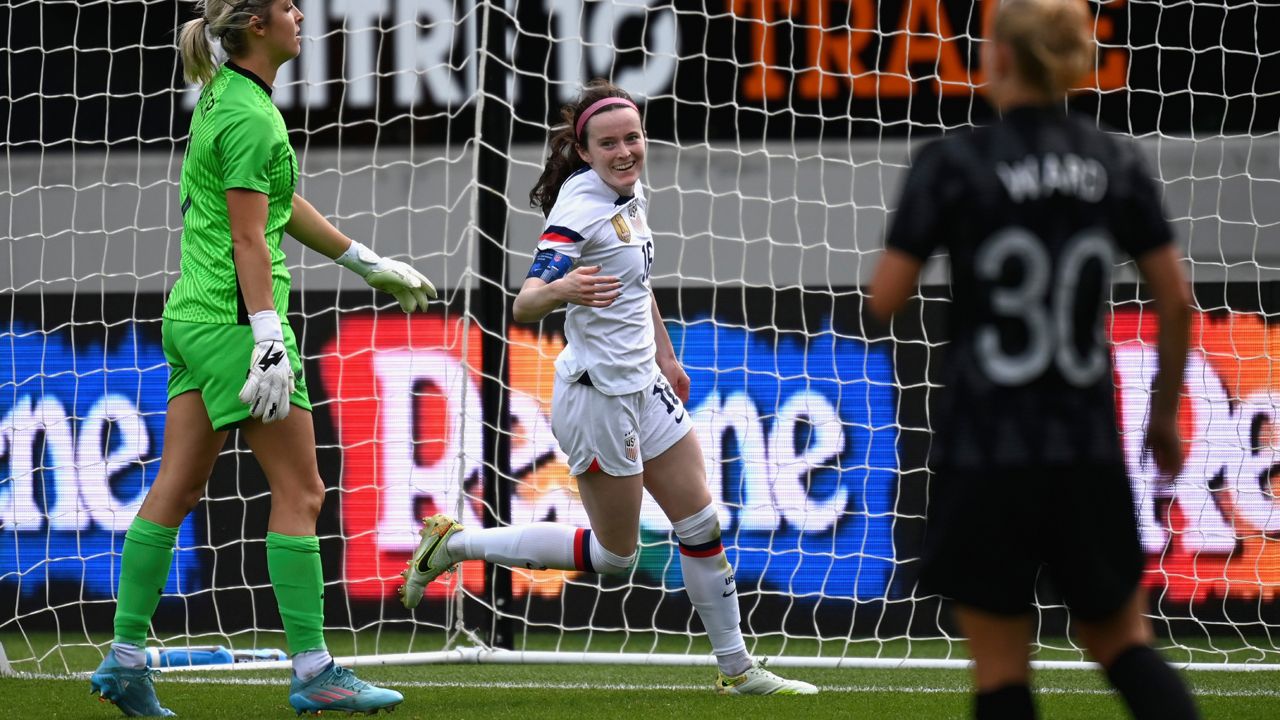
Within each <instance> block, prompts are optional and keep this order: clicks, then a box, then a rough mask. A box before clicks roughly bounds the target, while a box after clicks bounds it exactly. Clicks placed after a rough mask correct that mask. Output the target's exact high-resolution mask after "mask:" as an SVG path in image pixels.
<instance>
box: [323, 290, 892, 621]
mask: <svg viewBox="0 0 1280 720" xmlns="http://www.w3.org/2000/svg"><path fill="white" fill-rule="evenodd" d="M670 331H671V335H672V342H673V344H674V345H675V347H676V352H677V354H678V355H679V356H680V357H681V358H682V359H683V362H684V364H685V367H686V369H687V371H688V372H689V375H690V378H691V380H692V387H693V390H692V394H691V396H690V399H689V403H688V413H689V415H690V417H691V420H692V422H693V424H694V427H695V428H696V430H697V432H698V436H699V439H700V440H701V444H702V448H703V454H704V458H705V461H706V466H707V470H708V473H707V475H708V483H709V485H710V487H711V491H712V496H713V497H714V498H716V499H717V501H718V506H719V510H720V521H721V527H722V528H724V537H725V540H726V542H725V545H726V549H727V550H728V552H729V555H730V560H731V561H732V562H734V564H735V568H736V571H737V579H738V582H739V584H740V585H748V586H751V585H758V586H759V587H761V588H765V589H771V590H775V591H778V592H781V593H786V594H791V595H795V596H801V597H803V596H826V597H839V598H859V599H868V598H881V597H884V596H885V595H886V593H887V592H888V588H889V580H890V576H891V570H892V567H893V561H894V545H893V524H892V511H893V497H894V483H895V479H896V470H897V466H896V463H897V454H896V446H897V443H896V437H897V431H896V426H895V423H894V391H893V384H892V383H893V371H892V368H891V366H890V363H889V353H888V348H886V347H878V348H873V347H868V346H867V345H866V344H865V343H862V342H858V341H854V340H851V339H848V338H839V339H837V338H836V336H835V335H834V334H833V333H831V332H823V333H819V334H817V335H814V336H809V337H807V338H806V336H804V335H803V334H800V333H797V334H795V336H794V337H788V336H786V335H778V336H774V335H768V336H763V335H753V334H751V333H748V332H746V331H745V330H742V329H740V328H734V327H726V326H723V325H717V324H715V323H713V322H711V321H710V320H709V319H707V320H702V321H696V322H692V323H690V324H688V325H685V326H680V325H676V324H672V325H671V326H670ZM508 340H509V342H510V355H509V362H510V368H511V370H510V381H511V390H512V396H511V403H510V405H511V414H512V432H513V441H512V456H511V469H512V472H513V474H514V476H515V478H516V481H517V482H516V488H517V490H516V494H515V497H513V498H512V503H511V507H512V511H511V518H512V522H513V523H522V522H535V521H541V520H547V521H552V520H554V521H559V522H568V523H573V524H576V525H580V526H584V527H585V526H588V525H589V522H588V519H587V517H586V514H585V512H584V510H583V508H582V505H581V503H579V502H578V500H577V497H576V492H575V488H574V483H573V480H572V478H571V477H570V476H569V473H568V467H567V465H566V464H565V458H564V456H563V454H562V453H561V452H560V449H559V447H558V446H557V444H556V442H555V438H554V437H553V436H552V435H551V430H550V428H551V423H550V417H549V413H550V407H551V393H552V387H553V380H554V372H555V369H554V365H553V363H554V360H555V356H556V354H557V353H558V352H559V351H560V349H561V348H562V347H563V339H562V337H561V336H560V335H558V334H543V335H542V336H540V337H539V336H536V335H534V334H533V333H532V332H530V331H529V330H526V329H523V328H512V329H511V330H510V331H509V334H508ZM479 352H480V330H479V328H478V327H476V326H475V325H474V324H473V325H471V326H470V327H469V329H468V330H464V324H463V322H462V321H461V320H460V319H445V318H444V317H442V316H425V317H415V318H413V319H412V320H405V321H400V320H396V321H392V322H387V321H386V320H382V321H379V320H377V319H376V318H375V317H374V316H372V315H347V316H343V317H342V318H341V319H340V320H339V323H338V328H337V332H336V334H335V336H334V339H333V340H332V341H331V342H329V343H328V344H327V345H326V346H325V348H324V350H323V352H322V353H321V359H320V369H321V373H320V376H321V381H322V382H321V384H322V385H323V387H324V392H325V393H326V394H327V395H328V396H329V397H331V398H332V399H333V401H334V402H333V403H332V405H331V406H330V407H331V412H332V413H333V423H334V428H335V431H336V433H337V440H338V443H339V444H340V445H341V446H342V447H343V448H344V451H343V473H342V493H341V497H342V498H343V506H342V523H343V534H344V535H345V536H346V537H347V538H348V540H347V543H346V554H345V558H344V567H345V568H346V579H347V581H348V583H349V584H348V592H349V593H351V595H352V596H353V597H357V598H362V599H370V600H373V599H381V598H386V597H390V596H391V593H393V592H394V589H395V587H396V586H397V585H399V583H400V578H399V576H398V573H399V572H400V571H401V570H402V569H403V567H404V563H405V561H406V560H407V559H408V557H409V554H410V553H411V552H412V551H413V549H414V548H415V547H416V546H417V542H418V535H417V529H418V528H419V527H420V523H419V518H421V517H422V516H424V515H427V514H430V513H433V512H446V513H450V514H454V515H457V516H458V519H459V521H460V522H462V523H463V524H464V525H470V526H473V527H478V526H480V525H481V523H482V520H481V518H482V515H483V511H482V507H481V505H480V495H481V492H480V488H479V478H480V472H481V465H480V463H481V433H482V429H481V422H480V417H481V413H480V390H479V376H478V372H477V369H478V368H479V367H480V357H479ZM670 528H671V525H670V523H669V522H668V521H667V519H666V518H665V516H664V515H663V514H662V512H661V510H660V509H659V508H658V507H657V505H656V504H654V503H653V501H652V499H651V498H648V497H647V496H646V503H645V505H644V508H643V510H642V513H641V531H642V533H643V534H644V535H645V536H646V542H644V543H642V551H641V557H640V560H639V562H638V572H639V573H640V574H642V575H643V576H647V578H648V579H649V580H651V581H659V582H662V583H664V584H665V586H666V587H669V588H677V587H680V586H681V579H680V571H679V563H674V562H672V560H671V546H670V545H669V544H668V543H661V542H658V541H659V540H661V539H664V538H666V537H667V534H668V533H669V531H670ZM480 567H481V566H480V563H479V562H478V561H476V562H474V563H471V567H470V568H467V567H464V568H463V571H462V572H461V573H460V574H459V576H460V577H461V582H463V583H464V584H466V585H467V586H468V589H471V590H475V591H479V590H480V589H481V588H483V582H484V580H483V574H482V573H481V572H479V570H480ZM513 575H514V578H513V583H514V590H515V592H516V594H517V595H522V594H524V593H525V592H530V591H532V592H537V593H545V594H554V593H557V592H559V590H560V587H561V584H562V579H563V578H564V577H565V575H566V574H565V573H560V572H556V571H525V570H519V571H517V572H515V573H514V574H513ZM570 575H571V574H570ZM447 592H450V588H449V587H448V586H446V585H445V584H442V583H435V584H433V585H431V586H430V587H429V588H428V596H429V597H431V596H440V595H443V594H445V593H447Z"/></svg>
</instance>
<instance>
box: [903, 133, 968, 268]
mask: <svg viewBox="0 0 1280 720" xmlns="http://www.w3.org/2000/svg"><path fill="white" fill-rule="evenodd" d="M957 175H958V173H957V171H956V170H955V169H954V168H951V167H950V163H948V162H947V161H946V147H945V141H943V140H938V141H934V142H931V143H929V144H928V145H926V146H925V147H924V148H923V149H922V150H920V152H919V153H918V154H917V155H916V158H915V160H914V162H912V163H911V170H910V171H909V172H908V173H907V180H906V182H905V183H903V186H902V193H901V195H899V197H898V209H897V211H896V212H895V213H894V216H893V221H892V224H891V225H890V227H889V234H888V237H887V239H886V240H885V247H889V248H894V249H895V250H901V251H903V252H905V253H907V254H908V255H912V256H914V257H916V258H919V259H920V260H921V261H922V262H923V261H925V260H928V259H929V256H930V255H932V254H933V251H934V250H936V249H937V248H938V246H939V245H941V244H942V241H943V240H944V238H943V235H942V228H944V227H945V222H944V220H945V217H946V213H947V209H948V206H949V205H950V203H951V202H952V201H953V200H954V197H953V195H954V194H955V188H956V187H957V183H958V177H957Z"/></svg>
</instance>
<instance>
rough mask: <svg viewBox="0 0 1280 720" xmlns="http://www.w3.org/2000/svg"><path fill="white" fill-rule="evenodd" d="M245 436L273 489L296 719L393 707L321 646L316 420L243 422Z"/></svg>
mask: <svg viewBox="0 0 1280 720" xmlns="http://www.w3.org/2000/svg"><path fill="white" fill-rule="evenodd" d="M240 430H241V432H242V433H243V434H244V437H245V440H246V441H247V442H248V443H249V448H250V449H252V450H253V455H254V457H255V458H256V459H257V460H258V464H259V465H261V466H262V471H263V472H264V473H265V474H266V476H267V484H268V485H270V487H271V517H270V518H269V520H268V521H267V572H268V574H269V575H270V577H271V586H272V589H273V590H274V591H275V595H276V602H277V603H278V604H279V606H280V618H281V620H283V621H284V631H285V638H286V641H287V642H288V644H289V653H290V655H291V656H292V658H293V682H292V686H291V688H290V694H289V703H290V704H291V705H292V706H293V709H294V710H296V711H297V712H298V713H304V712H308V713H309V712H314V713H317V714H318V713H320V712H322V711H325V710H333V711H341V712H367V713H374V712H377V711H378V710H382V709H386V710H390V709H393V708H395V707H396V706H397V705H399V704H400V703H401V702H402V701H403V700H404V696H402V695H401V694H400V693H398V692H396V691H395V690H389V689H386V688H380V687H377V686H374V685H370V684H369V683H366V682H363V681H361V680H359V679H358V678H356V677H355V675H353V674H352V673H351V672H350V671H349V670H347V669H345V668H342V667H339V666H337V665H335V664H334V662H333V658H332V657H331V656H330V655H329V650H328V648H327V647H326V645H325V642H324V576H323V572H322V570H321V567H320V540H319V538H317V537H316V518H317V517H319V515H320V508H321V506H322V505H323V504H324V481H323V480H321V479H320V470H319V467H318V465H317V462H316V441H315V429H314V426H313V424H312V418H311V413H310V412H309V411H307V410H304V409H302V408H301V407H294V408H292V410H291V411H290V412H289V413H288V414H287V415H286V416H285V417H284V418H282V419H280V420H277V421H275V422H272V423H263V422H261V421H259V420H255V419H249V420H245V421H244V422H242V423H241V425H240Z"/></svg>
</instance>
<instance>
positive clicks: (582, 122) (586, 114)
mask: <svg viewBox="0 0 1280 720" xmlns="http://www.w3.org/2000/svg"><path fill="white" fill-rule="evenodd" d="M609 105H625V106H627V107H629V108H631V109H632V110H635V111H636V112H640V108H638V107H636V104H635V103H633V102H631V101H630V100H628V99H626V98H621V97H607V98H601V99H599V100H597V101H595V102H593V103H591V104H590V105H588V106H587V109H586V110H583V111H582V114H581V115H579V116H578V127H577V128H576V129H575V130H576V132H574V137H577V138H581V137H582V128H584V127H586V126H587V121H588V120H590V119H591V116H592V115H595V114H596V113H597V112H599V111H600V109H601V108H603V107H607V106H609Z"/></svg>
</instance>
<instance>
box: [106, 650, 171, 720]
mask: <svg viewBox="0 0 1280 720" xmlns="http://www.w3.org/2000/svg"><path fill="white" fill-rule="evenodd" d="M154 674H155V671H154V670H151V669H149V668H145V667H142V668H130V667H125V666H124V665H121V664H120V663H119V662H117V661H116V654H115V652H114V651H111V650H108V651H107V656H106V657H104V658H103V659H102V664H101V665H99V666H98V669H97V670H95V671H94V673H93V677H91V678H89V692H91V693H97V694H98V695H99V696H100V698H101V699H102V700H105V701H110V702H113V703H115V705H116V707H118V708H120V710H121V711H122V712H124V714H125V715H128V716H129V717H173V712H171V711H170V710H169V709H168V708H166V707H162V706H161V705H160V701H159V700H158V699H156V688H155V686H154V685H152V684H151V677H152V675H154Z"/></svg>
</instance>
